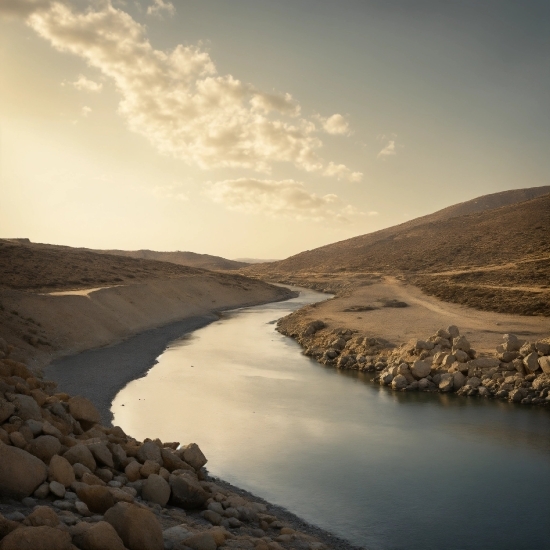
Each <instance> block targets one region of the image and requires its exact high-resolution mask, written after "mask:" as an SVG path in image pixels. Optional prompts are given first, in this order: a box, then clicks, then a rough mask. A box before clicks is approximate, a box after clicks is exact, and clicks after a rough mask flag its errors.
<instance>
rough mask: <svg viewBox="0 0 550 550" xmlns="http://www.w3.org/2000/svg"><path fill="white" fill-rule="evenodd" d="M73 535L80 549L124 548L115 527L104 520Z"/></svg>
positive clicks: (120, 549) (103, 549)
mask: <svg viewBox="0 0 550 550" xmlns="http://www.w3.org/2000/svg"><path fill="white" fill-rule="evenodd" d="M86 525H87V528H85V529H83V530H82V531H81V532H80V533H78V534H77V535H75V536H74V537H73V541H74V543H75V544H76V545H77V546H78V548H81V549H82V550H125V548H124V543H123V542H122V539H121V538H120V537H119V536H118V533H117V532H116V530H115V528H114V527H113V526H112V525H111V524H110V523H108V522H106V521H98V522H97V523H94V524H92V525H91V526H90V524H86Z"/></svg>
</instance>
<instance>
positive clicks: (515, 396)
mask: <svg viewBox="0 0 550 550" xmlns="http://www.w3.org/2000/svg"><path fill="white" fill-rule="evenodd" d="M524 397H525V391H524V389H523V388H517V389H515V390H512V391H511V392H510V393H509V394H508V400H509V401H512V402H513V403H520V402H521V400H522V399H523V398H524Z"/></svg>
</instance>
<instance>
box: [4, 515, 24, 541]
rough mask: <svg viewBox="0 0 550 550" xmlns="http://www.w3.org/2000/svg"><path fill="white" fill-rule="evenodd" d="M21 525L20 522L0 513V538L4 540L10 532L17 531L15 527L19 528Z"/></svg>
mask: <svg viewBox="0 0 550 550" xmlns="http://www.w3.org/2000/svg"><path fill="white" fill-rule="evenodd" d="M19 527H21V524H20V523H18V522H17V521H13V520H11V519H7V518H5V517H4V516H3V515H2V514H0V540H2V539H3V538H4V537H5V536H6V535H7V534H8V533H11V532H12V531H15V529H19Z"/></svg>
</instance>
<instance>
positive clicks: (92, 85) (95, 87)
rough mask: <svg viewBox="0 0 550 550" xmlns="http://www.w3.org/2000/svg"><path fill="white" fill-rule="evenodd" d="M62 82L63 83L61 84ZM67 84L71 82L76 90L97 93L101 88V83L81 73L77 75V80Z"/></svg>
mask: <svg viewBox="0 0 550 550" xmlns="http://www.w3.org/2000/svg"><path fill="white" fill-rule="evenodd" d="M64 84H65V83H63V85H64ZM69 84H71V85H72V86H73V87H74V88H76V89H77V90H79V91H84V92H94V93H99V92H101V90H102V89H103V84H101V83H97V82H94V81H93V80H90V79H88V78H86V77H85V76H84V75H82V74H80V75H78V80H75V81H74V82H69Z"/></svg>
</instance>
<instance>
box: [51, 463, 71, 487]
mask: <svg viewBox="0 0 550 550" xmlns="http://www.w3.org/2000/svg"><path fill="white" fill-rule="evenodd" d="M48 479H49V480H50V481H58V482H59V483H61V484H62V485H64V486H65V487H69V486H70V485H71V483H73V482H74V480H75V475H74V470H73V467H72V466H71V463H70V462H69V461H68V460H67V459H66V458H64V457H62V456H59V455H54V456H52V458H51V460H50V465H49V467H48Z"/></svg>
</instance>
